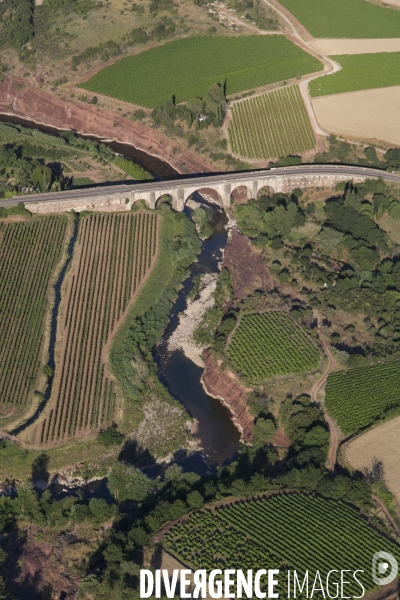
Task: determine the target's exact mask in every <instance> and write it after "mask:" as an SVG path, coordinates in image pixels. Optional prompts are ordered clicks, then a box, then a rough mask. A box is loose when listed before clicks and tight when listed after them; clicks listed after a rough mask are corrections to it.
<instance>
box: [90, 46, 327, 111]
mask: <svg viewBox="0 0 400 600" xmlns="http://www.w3.org/2000/svg"><path fill="white" fill-rule="evenodd" d="M321 68H322V65H321V63H320V62H319V61H318V60H317V59H315V58H313V57H312V56H310V55H309V54H307V53H306V52H304V51H303V50H301V49H300V48H298V46H296V45H295V44H292V42H290V41H289V40H287V39H286V38H285V37H284V36H282V35H265V36H264V35H259V36H253V35H252V36H242V37H190V38H184V39H181V40H177V41H174V42H170V43H168V44H165V45H163V46H158V47H157V48H152V49H151V50H147V51H146V52H142V53H140V54H136V55H135V56H129V57H127V58H122V59H121V60H119V61H117V62H116V63H115V64H113V65H111V66H109V67H105V68H104V69H102V70H101V71H100V72H99V73H96V75H94V76H93V77H92V78H91V79H89V81H87V82H86V83H83V84H81V86H80V87H82V88H84V89H87V90H89V91H91V92H96V93H98V94H105V95H106V96H111V97H112V98H118V99H120V100H125V101H126V102H133V103H134V104H137V105H140V106H147V107H149V108H153V107H154V106H157V105H159V104H162V103H164V102H165V101H166V100H168V98H170V97H171V96H172V95H175V97H176V101H177V102H184V101H186V100H190V99H191V98H194V97H196V96H203V95H204V93H205V92H206V91H207V90H208V89H209V88H210V87H211V86H212V85H213V84H214V83H221V84H223V83H224V82H225V81H226V93H227V94H233V93H236V92H241V91H244V90H249V89H252V88H256V87H259V86H262V85H266V84H268V83H273V82H275V81H282V80H284V79H290V78H291V77H296V76H298V75H305V74H306V73H312V72H314V71H320V70H321Z"/></svg>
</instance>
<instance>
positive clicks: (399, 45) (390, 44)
mask: <svg viewBox="0 0 400 600" xmlns="http://www.w3.org/2000/svg"><path fill="white" fill-rule="evenodd" d="M310 45H311V47H312V48H314V50H316V51H317V52H320V53H321V54H327V55H328V56H335V55H337V54H372V53H374V52H400V39H396V38H388V39H345V38H343V39H321V40H319V39H318V40H313V41H312V42H310Z"/></svg>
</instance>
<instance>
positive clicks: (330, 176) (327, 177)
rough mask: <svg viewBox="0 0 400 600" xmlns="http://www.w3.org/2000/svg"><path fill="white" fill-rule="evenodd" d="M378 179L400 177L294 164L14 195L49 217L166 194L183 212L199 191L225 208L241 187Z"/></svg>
mask: <svg viewBox="0 0 400 600" xmlns="http://www.w3.org/2000/svg"><path fill="white" fill-rule="evenodd" d="M378 177H382V178H383V179H385V180H386V181H393V182H397V183H400V175H396V174H394V173H387V172H386V171H381V170H379V169H370V168H367V167H365V168H364V167H348V166H344V165H298V166H292V167H280V168H273V169H269V170H263V171H243V172H240V173H222V174H219V175H204V176H187V177H182V178H179V179H174V180H170V181H149V182H144V183H121V184H119V185H114V186H102V187H96V188H86V189H81V190H67V191H64V192H56V193H50V194H35V195H29V196H24V197H23V198H21V197H18V201H21V200H23V202H24V203H25V204H29V210H30V211H31V212H34V213H53V212H65V211H68V210H75V211H76V212H82V211H84V210H91V211H93V210H95V211H96V210H97V211H122V210H130V209H131V208H132V206H133V205H134V204H135V202H138V201H139V200H144V201H145V203H146V204H147V206H148V207H149V208H151V209H154V208H155V207H156V203H157V201H158V200H159V199H160V198H161V197H162V196H164V195H166V194H168V195H169V196H171V198H172V207H173V208H174V209H175V210H176V211H182V210H183V209H184V206H185V203H186V201H187V200H188V199H189V197H190V196H191V194H193V193H194V192H198V191H201V190H212V191H213V192H214V193H216V194H217V200H216V202H218V204H220V205H221V206H222V207H224V208H225V209H227V208H229V207H230V205H231V202H232V193H233V192H234V191H235V190H237V189H238V188H242V189H243V188H245V192H246V194H247V198H256V197H257V194H258V192H259V191H260V190H261V189H262V188H264V187H268V188H270V189H271V190H272V191H273V192H283V193H288V192H291V191H292V190H294V189H295V188H297V187H299V188H306V187H332V188H334V186H336V184H337V183H339V182H342V181H348V180H353V181H354V182H355V183H358V182H361V181H364V180H365V179H367V178H370V179H377V178H378ZM16 200H17V199H16V198H15V199H11V200H3V201H0V206H7V205H12V204H15V202H16Z"/></svg>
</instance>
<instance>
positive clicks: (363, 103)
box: [312, 86, 400, 145]
mask: <svg viewBox="0 0 400 600" xmlns="http://www.w3.org/2000/svg"><path fill="white" fill-rule="evenodd" d="M312 106H313V108H314V111H315V116H316V118H317V121H318V124H319V126H320V127H321V128H322V129H324V130H325V131H326V132H328V133H335V134H338V135H343V136H353V137H358V138H362V139H375V140H384V141H386V142H389V143H390V144H396V145H400V119H399V106H400V86H394V87H386V88H381V89H375V90H362V91H359V92H348V93H346V94H334V95H332V96H323V97H320V98H313V99H312Z"/></svg>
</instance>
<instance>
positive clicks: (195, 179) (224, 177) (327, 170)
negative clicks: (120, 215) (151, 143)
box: [0, 165, 400, 207]
mask: <svg viewBox="0 0 400 600" xmlns="http://www.w3.org/2000/svg"><path fill="white" fill-rule="evenodd" d="M313 174H315V175H321V174H324V175H345V176H348V177H349V179H351V178H352V177H363V178H368V177H371V178H377V177H382V178H383V179H384V180H385V181H392V182H395V183H400V175H397V174H395V173H388V172H387V171H383V170H380V169H372V168H369V167H351V166H346V165H298V166H297V165H296V166H291V167H277V168H272V169H267V170H260V171H241V172H239V173H223V174H218V175H203V176H198V175H194V176H187V177H181V178H179V179H172V180H171V179H168V180H167V181H147V182H145V183H120V184H117V185H110V186H99V187H96V188H81V189H77V190H65V191H63V192H51V193H46V194H29V195H24V196H14V197H13V198H11V199H10V200H1V201H0V206H3V207H7V206H14V205H15V204H16V203H17V202H24V203H25V204H29V203H31V202H57V200H60V201H65V200H73V199H79V198H82V197H84V198H90V197H96V196H104V195H108V194H115V193H125V192H127V193H129V192H131V191H134V192H151V191H154V192H157V191H158V190H162V189H165V188H166V187H176V188H179V187H181V186H185V185H190V186H193V185H198V186H199V189H201V188H206V187H207V185H209V184H211V185H212V184H214V185H215V184H217V183H234V182H235V180H237V179H243V177H246V179H248V180H249V181H251V180H252V179H258V178H260V177H261V176H264V177H265V176H271V177H284V176H286V177H287V176H290V175H293V176H301V175H313Z"/></svg>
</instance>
